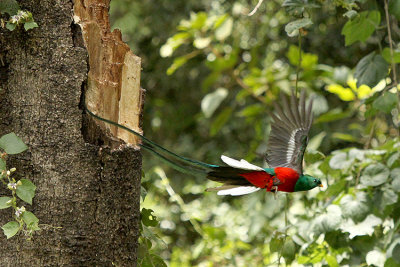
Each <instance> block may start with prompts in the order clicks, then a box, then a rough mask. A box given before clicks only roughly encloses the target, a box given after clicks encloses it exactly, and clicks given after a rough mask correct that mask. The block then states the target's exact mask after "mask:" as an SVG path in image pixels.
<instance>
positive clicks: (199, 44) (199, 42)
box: [193, 37, 211, 49]
mask: <svg viewBox="0 0 400 267" xmlns="http://www.w3.org/2000/svg"><path fill="white" fill-rule="evenodd" d="M210 43H211V38H210V37H201V38H196V39H194V41H193V46H194V47H196V48H197V49H204V48H206V47H207V46H208V45H209V44H210Z"/></svg>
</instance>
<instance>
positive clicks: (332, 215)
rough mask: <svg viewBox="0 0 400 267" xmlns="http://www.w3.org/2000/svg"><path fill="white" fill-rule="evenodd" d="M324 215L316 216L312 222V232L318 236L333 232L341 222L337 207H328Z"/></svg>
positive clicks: (340, 213)
mask: <svg viewBox="0 0 400 267" xmlns="http://www.w3.org/2000/svg"><path fill="white" fill-rule="evenodd" d="M326 211H327V212H326V213H323V214H321V215H318V216H317V217H315V219H314V220H313V228H312V229H313V232H314V233H315V234H316V235H317V236H318V235H319V234H322V233H326V232H330V231H335V230H337V229H338V227H339V225H340V223H341V222H342V212H341V210H340V207H339V206H338V205H329V206H328V207H327V208H326Z"/></svg>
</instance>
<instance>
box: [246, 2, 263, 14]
mask: <svg viewBox="0 0 400 267" xmlns="http://www.w3.org/2000/svg"><path fill="white" fill-rule="evenodd" d="M262 2H264V0H258V3H257V5H256V7H255V8H254V9H253V11H251V12H250V13H249V14H247V16H249V17H250V16H253V15H254V14H255V13H256V12H257V10H258V8H259V7H260V6H261V4H262Z"/></svg>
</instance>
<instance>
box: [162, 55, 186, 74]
mask: <svg viewBox="0 0 400 267" xmlns="http://www.w3.org/2000/svg"><path fill="white" fill-rule="evenodd" d="M187 61H188V58H187V57H186V56H181V57H177V58H174V62H173V63H172V64H171V66H170V67H169V68H168V69H167V75H172V74H174V72H175V71H176V70H177V69H179V68H180V67H182V66H183V65H184V64H185V63H186V62H187Z"/></svg>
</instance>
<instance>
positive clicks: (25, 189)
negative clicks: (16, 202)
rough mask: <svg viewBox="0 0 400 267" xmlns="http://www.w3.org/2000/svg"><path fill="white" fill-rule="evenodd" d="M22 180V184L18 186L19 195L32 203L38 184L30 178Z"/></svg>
mask: <svg viewBox="0 0 400 267" xmlns="http://www.w3.org/2000/svg"><path fill="white" fill-rule="evenodd" d="M20 181H21V183H22V184H21V185H19V186H18V187H17V190H16V193H17V196H18V197H19V198H20V199H22V200H23V201H25V202H27V203H29V204H31V205H32V198H33V197H34V196H35V190H36V186H35V185H34V184H33V183H32V182H31V181H29V180H28V179H21V180H20Z"/></svg>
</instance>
